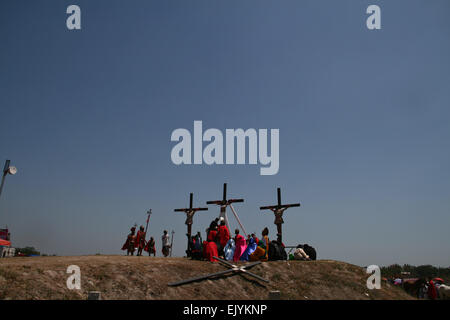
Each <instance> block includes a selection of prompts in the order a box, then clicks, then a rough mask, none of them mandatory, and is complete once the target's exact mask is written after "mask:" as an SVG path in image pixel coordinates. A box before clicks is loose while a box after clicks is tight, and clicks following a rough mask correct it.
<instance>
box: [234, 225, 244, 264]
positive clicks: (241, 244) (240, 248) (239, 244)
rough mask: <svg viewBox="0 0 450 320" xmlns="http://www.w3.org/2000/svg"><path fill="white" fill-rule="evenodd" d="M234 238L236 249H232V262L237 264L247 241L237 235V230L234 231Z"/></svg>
mask: <svg viewBox="0 0 450 320" xmlns="http://www.w3.org/2000/svg"><path fill="white" fill-rule="evenodd" d="M234 233H235V235H236V236H235V237H234V242H235V244H236V249H234V256H233V261H234V262H237V261H239V259H240V258H241V255H242V254H243V253H244V251H245V249H246V248H247V241H246V240H245V238H244V237H243V236H241V235H240V234H239V229H236V230H235V231H234Z"/></svg>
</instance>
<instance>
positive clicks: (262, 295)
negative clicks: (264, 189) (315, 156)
mask: <svg viewBox="0 0 450 320" xmlns="http://www.w3.org/2000/svg"><path fill="white" fill-rule="evenodd" d="M239 264H245V263H239ZM70 265H77V266H79V267H80V270H81V289H80V290H69V289H68V288H67V284H66V282H67V279H68V277H69V276H70V274H68V273H66V271H67V267H68V266H70ZM225 269H226V268H225V267H224V266H222V265H220V264H219V263H217V262H216V263H211V262H205V261H193V260H189V259H186V258H154V257H147V256H145V257H136V256H134V257H127V256H103V255H96V256H72V257H32V258H23V257H16V258H5V259H0V299H45V300H47V299H86V298H87V295H88V292H89V291H100V292H101V298H102V299H114V300H116V299H138V300H141V299H167V300H171V299H180V300H181V299H220V300H223V299H226V300H233V299H268V295H269V292H270V291H272V290H279V291H280V292H281V299H297V300H298V299H300V300H305V299H352V300H360V299H364V300H367V299H413V298H412V297H411V296H409V295H408V294H406V293H405V292H404V291H403V290H402V289H400V288H397V287H393V286H391V285H389V284H387V283H382V287H381V289H380V290H368V289H367V287H366V280H367V278H368V275H367V274H366V273H365V270H364V269H363V268H361V267H358V266H355V265H351V264H348V263H345V262H338V261H331V260H320V261H271V262H265V263H263V264H261V265H258V266H255V267H253V268H252V269H250V270H251V271H252V272H254V273H255V274H258V275H260V276H262V277H264V278H266V279H268V280H270V283H268V284H266V283H263V282H260V281H258V280H254V278H251V277H249V276H247V275H228V276H223V277H218V278H216V279H210V280H203V281H200V282H195V283H190V284H186V285H182V286H177V287H169V286H168V285H167V284H168V283H169V282H174V281H179V280H183V279H187V278H191V277H194V276H199V275H202V274H207V273H212V272H217V271H222V270H225Z"/></svg>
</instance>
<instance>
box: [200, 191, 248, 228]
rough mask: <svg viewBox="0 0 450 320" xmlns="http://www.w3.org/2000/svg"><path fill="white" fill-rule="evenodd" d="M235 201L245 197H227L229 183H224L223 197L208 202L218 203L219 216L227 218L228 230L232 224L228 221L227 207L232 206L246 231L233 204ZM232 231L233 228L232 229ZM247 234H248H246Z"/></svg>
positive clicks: (240, 200)
mask: <svg viewBox="0 0 450 320" xmlns="http://www.w3.org/2000/svg"><path fill="white" fill-rule="evenodd" d="M234 202H244V199H227V184H226V183H224V184H223V198H222V200H213V201H207V202H206V204H216V205H219V206H220V215H219V217H221V218H222V217H223V218H224V220H225V224H226V225H227V228H228V230H230V225H229V223H228V217H227V212H226V211H227V207H228V206H230V207H231V210H232V211H233V214H234V215H235V217H236V219H237V221H238V222H239V225H240V226H241V228H242V230H243V231H244V233H246V232H245V229H244V227H243V226H242V224H241V221H240V220H239V217H238V216H237V214H236V212H235V211H234V209H233V206H232V205H231V204H232V203H234ZM230 233H231V230H230ZM246 236H247V235H246Z"/></svg>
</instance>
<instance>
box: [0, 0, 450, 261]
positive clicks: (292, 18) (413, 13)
mask: <svg viewBox="0 0 450 320" xmlns="http://www.w3.org/2000/svg"><path fill="white" fill-rule="evenodd" d="M70 4H77V5H79V6H80V7H81V12H82V13H81V25H82V29H81V30H77V31H69V30H68V29H67V28H66V18H67V16H68V15H67V14H66V8H67V6H68V5H70ZM370 4H377V5H379V6H380V7H381V10H382V11H381V21H382V29H381V30H375V31H371V30H368V29H367V27H366V18H367V16H368V15H367V14H366V8H367V7H368V5H370ZM449 12H450V1H448V0H433V1H425V0H423V1H413V0H408V1H400V0H398V1H376V0H373V1H353V0H340V1H317V0H314V1H313V0H310V1H306V0H282V1H278V0H277V1H275V0H245V1H243V0H239V1H238V0H214V1H211V0H192V1H181V0H179V1H177V0H152V1H148V0H142V1H135V0H133V1H131V0H130V1H111V0H108V1H102V0H96V1H81V0H76V1H56V0H54V1H50V0H45V1H44V0H39V1H13V0H4V1H1V3H0V40H1V42H0V43H1V50H0V108H1V118H0V119H1V120H0V121H1V122H0V160H1V161H2V163H1V166H2V167H3V162H4V160H6V159H11V161H12V162H11V164H12V165H15V166H16V167H17V168H18V173H17V174H16V175H15V176H8V177H7V180H6V184H5V188H4V190H3V194H2V196H1V199H0V225H1V226H4V225H8V226H9V228H10V229H11V233H12V242H13V245H14V246H17V247H20V246H35V247H36V248H37V249H38V250H40V251H41V252H43V253H48V254H53V253H56V254H59V255H80V254H95V253H102V254H123V252H122V251H121V250H120V247H121V246H122V244H123V242H124V241H125V238H126V235H127V234H128V232H129V229H130V227H131V226H132V225H133V224H134V223H135V222H136V223H138V224H145V219H146V211H147V210H148V209H149V208H152V209H153V212H154V214H153V215H152V217H151V220H150V227H149V233H150V235H152V236H154V237H156V238H157V250H158V255H161V253H160V249H161V247H160V237H161V234H162V230H164V229H167V230H169V231H171V230H174V231H175V240H174V247H175V248H174V255H176V256H181V255H182V254H183V253H184V250H185V245H186V241H185V233H186V227H185V225H184V221H185V218H184V215H183V214H179V213H174V212H173V209H174V208H179V207H185V206H187V205H188V197H189V192H194V201H195V204H196V205H201V206H205V205H206V201H207V200H216V199H219V198H220V197H221V192H222V184H223V183H224V182H227V183H228V189H229V195H230V196H231V197H235V198H236V197H242V198H244V199H245V202H244V203H242V204H236V205H235V208H236V210H237V212H238V214H239V216H240V218H241V220H242V222H243V224H244V226H245V227H246V229H247V231H254V232H257V233H258V235H259V234H260V233H261V230H262V229H263V227H265V226H268V227H269V229H270V234H269V236H270V237H272V238H274V235H275V233H276V227H275V225H274V224H273V220H274V217H273V214H272V213H268V212H261V211H260V210H259V206H261V205H270V204H274V203H275V201H276V188H277V187H281V188H282V198H283V202H289V203H291V202H301V204H302V206H301V207H300V208H292V209H289V210H288V211H287V212H286V213H285V224H284V226H283V228H284V229H283V231H284V240H285V241H284V242H285V243H286V245H296V244H298V243H309V244H310V245H313V246H314V247H315V248H316V249H317V251H318V257H319V258H321V259H337V260H343V261H347V262H350V263H354V264H358V265H369V264H378V265H386V264H391V263H410V264H416V265H417V264H433V265H440V266H449V265H450V231H449V230H450V214H449V210H450V209H449V208H450V148H449V138H450V123H449V119H450V109H449V108H450V58H449V57H450V20H449V16H448V13H449ZM194 120H202V121H203V126H204V128H205V129H206V128H218V129H220V130H222V131H223V132H225V129H227V128H243V129H247V128H256V129H259V128H267V129H270V128H277V129H279V130H280V170H279V173H278V174H277V175H273V176H261V175H260V174H259V168H260V166H259V165H228V166H226V165H222V166H217V165H216V166H207V165H201V166H187V165H184V166H176V165H174V164H173V163H172V162H171V159H170V151H171V149H172V147H173V146H174V144H175V143H173V142H171V141H170V135H171V133H172V131H173V130H175V129H177V128H187V129H189V130H190V131H191V132H192V130H193V121H194ZM218 212H219V209H218V208H217V207H214V206H210V210H209V211H206V212H200V213H198V215H196V216H195V218H194V226H193V231H202V233H203V234H204V230H205V228H206V227H207V225H209V223H210V221H211V220H212V219H213V218H215V217H216V216H217V215H218ZM230 221H231V222H232V227H233V228H234V227H236V226H237V225H236V223H235V221H234V220H233V218H232V217H231V218H230Z"/></svg>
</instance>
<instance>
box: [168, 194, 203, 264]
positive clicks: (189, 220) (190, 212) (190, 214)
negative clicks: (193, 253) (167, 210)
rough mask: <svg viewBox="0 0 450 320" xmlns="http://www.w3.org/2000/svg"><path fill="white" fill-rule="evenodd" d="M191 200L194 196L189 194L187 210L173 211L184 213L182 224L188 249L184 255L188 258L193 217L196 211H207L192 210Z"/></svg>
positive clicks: (201, 209)
mask: <svg viewBox="0 0 450 320" xmlns="http://www.w3.org/2000/svg"><path fill="white" fill-rule="evenodd" d="M193 200H194V194H193V193H190V196H189V208H182V209H175V212H184V213H185V214H186V221H185V222H184V223H185V224H186V225H187V233H186V236H187V238H188V247H187V250H186V254H187V255H188V257H189V254H190V252H189V242H190V240H191V235H192V224H193V223H194V215H195V213H196V212H197V211H205V210H208V208H193V207H192V205H193Z"/></svg>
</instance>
